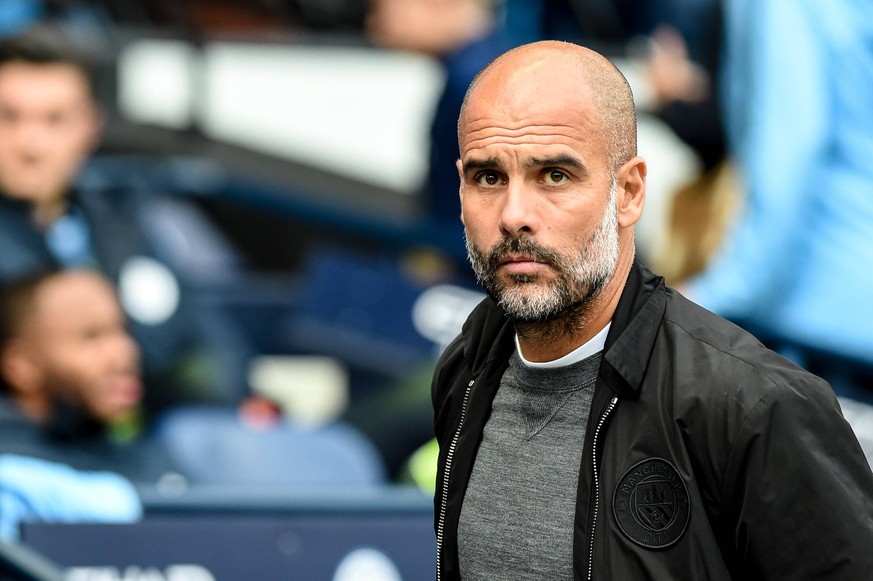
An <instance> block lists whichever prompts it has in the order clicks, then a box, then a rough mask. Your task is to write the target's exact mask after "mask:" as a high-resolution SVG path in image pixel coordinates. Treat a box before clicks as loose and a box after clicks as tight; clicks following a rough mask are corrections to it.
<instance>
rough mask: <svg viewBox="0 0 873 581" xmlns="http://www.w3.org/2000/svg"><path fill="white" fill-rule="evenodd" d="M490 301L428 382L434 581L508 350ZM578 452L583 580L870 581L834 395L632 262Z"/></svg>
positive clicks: (445, 575) (442, 572)
mask: <svg viewBox="0 0 873 581" xmlns="http://www.w3.org/2000/svg"><path fill="white" fill-rule="evenodd" d="M513 336H514V329H513V326H512V324H511V322H510V320H509V319H508V318H507V317H506V316H505V314H504V313H503V311H502V310H501V309H500V308H499V307H497V305H496V304H495V303H494V302H493V301H492V300H491V299H486V300H485V301H483V302H482V303H481V304H480V305H479V306H478V307H477V308H476V309H475V310H474V312H473V313H472V314H471V315H470V317H469V319H468V320H467V322H466V324H465V326H464V329H463V331H462V334H461V336H460V337H458V338H457V339H456V340H455V341H454V342H453V343H452V344H451V345H450V346H449V347H448V348H447V350H446V351H445V353H444V354H443V356H442V358H441V360H440V363H439V366H438V368H437V372H436V374H435V376H434V384H433V399H434V409H435V430H436V435H437V439H438V440H439V442H440V456H439V472H438V476H437V492H436V496H435V508H436V514H435V527H436V532H437V546H438V553H439V554H438V561H439V562H438V567H439V570H438V574H437V578H438V579H439V580H440V581H447V580H450V579H458V578H459V573H458V556H457V555H458V552H457V526H458V518H459V515H460V510H461V504H462V502H463V498H464V494H465V490H466V486H467V482H468V480H469V477H470V473H471V471H472V468H473V463H474V460H475V457H476V451H477V448H478V445H479V442H480V440H481V437H482V429H483V427H484V425H485V422H486V421H487V419H488V416H489V413H490V408H491V401H492V399H493V398H494V394H495V393H496V391H497V388H498V385H499V382H500V378H501V376H502V375H503V372H504V370H505V369H506V367H507V363H508V360H509V356H510V354H511V353H512V350H513V349H514V347H515V345H514V341H513ZM579 438H580V439H583V438H584V445H583V457H582V465H581V467H580V470H579V484H578V494H577V505H576V518H575V532H574V542H573V547H574V548H573V554H574V558H573V559H574V573H575V578H576V579H577V580H582V579H598V580H606V579H620V580H622V581H628V580H635V579H655V580H658V581H662V580H668V579H689V580H691V579H695V580H696V579H707V580H709V581H716V580H722V579H743V580H747V579H773V580H777V579H778V580H780V581H784V580H790V579H812V578H815V579H841V580H862V579H873V474H871V472H870V468H869V466H868V464H867V461H866V460H865V458H864V455H863V453H862V451H861V448H860V446H859V445H858V442H857V440H856V438H855V436H854V434H853V432H852V430H851V428H850V427H849V425H848V424H847V423H846V422H845V420H844V419H843V417H842V414H841V412H840V409H839V405H838V403H837V401H836V398H835V396H834V394H833V392H832V390H831V389H830V387H829V386H828V385H827V384H826V383H825V382H824V381H822V380H821V379H819V378H817V377H815V376H813V375H811V374H809V373H807V372H805V371H803V370H802V369H800V368H798V367H796V366H794V365H793V364H791V363H790V362H788V361H786V360H785V359H783V358H781V357H780V356H778V355H777V354H775V353H773V352H772V351H769V350H768V349H766V348H765V347H763V346H762V345H761V344H760V343H759V342H758V341H757V340H756V339H755V338H754V337H752V336H751V335H750V334H748V333H746V332H745V331H743V330H741V329H740V328H738V327H736V326H734V325H733V324H731V323H729V322H727V321H725V320H723V319H721V318H719V317H717V316H715V315H713V314H712V313H710V312H708V311H706V310H704V309H701V308H700V307H698V306H696V305H695V304H693V303H691V302H690V301H688V300H686V299H685V298H684V297H682V296H681V295H680V294H678V293H676V292H675V291H673V290H672V289H669V288H667V287H665V285H664V282H663V279H661V278H660V277H656V276H654V275H653V274H652V273H651V272H649V271H648V270H647V269H646V268H645V267H643V266H641V265H640V264H638V263H635V264H634V266H633V268H632V269H631V273H630V276H629V279H628V282H627V285H626V287H625V289H624V292H623V294H622V297H621V300H620V302H619V304H618V308H617V310H616V312H615V314H614V316H613V320H612V326H611V328H610V330H609V334H608V337H607V340H606V346H605V349H604V355H603V360H602V363H601V367H600V372H599V377H598V381H597V386H596V388H595V394H594V400H593V403H592V408H591V414H590V417H589V422H588V429H587V432H586V433H585V434H580V435H579Z"/></svg>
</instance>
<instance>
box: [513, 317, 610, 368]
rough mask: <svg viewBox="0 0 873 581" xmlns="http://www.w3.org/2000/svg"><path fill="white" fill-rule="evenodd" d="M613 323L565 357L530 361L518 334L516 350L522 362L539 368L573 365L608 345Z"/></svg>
mask: <svg viewBox="0 0 873 581" xmlns="http://www.w3.org/2000/svg"><path fill="white" fill-rule="evenodd" d="M610 325H612V321H610V322H609V323H607V324H606V326H605V327H603V329H601V330H600V332H599V333H597V334H596V335H594V336H593V337H591V338H590V339H589V340H588V341H586V342H585V343H583V344H582V345H580V346H579V347H576V348H575V349H574V350H572V351H570V352H569V353H567V354H566V355H564V356H563V357H559V358H558V359H554V360H552V361H543V362H541V363H540V362H534V361H528V360H527V359H525V358H524V355H522V354H521V345H519V344H518V335H516V336H515V350H516V351H518V356H519V358H520V359H521V361H522V363H524V364H525V365H526V366H527V367H533V368H539V369H548V368H555V367H566V366H567V365H573V364H574V363H578V362H579V361H582V360H583V359H587V358H588V357H590V356H592V355H594V354H595V353H598V352H599V351H602V350H603V347H604V346H605V345H606V335H607V334H608V333H609V327H610Z"/></svg>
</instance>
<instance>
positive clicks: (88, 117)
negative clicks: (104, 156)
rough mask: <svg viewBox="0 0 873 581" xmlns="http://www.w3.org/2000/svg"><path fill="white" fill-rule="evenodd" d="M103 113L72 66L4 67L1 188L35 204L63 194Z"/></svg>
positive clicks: (0, 75)
mask: <svg viewBox="0 0 873 581" xmlns="http://www.w3.org/2000/svg"><path fill="white" fill-rule="evenodd" d="M99 130H100V120H99V114H98V112H97V110H96V107H95V105H94V102H93V100H92V96H91V90H90V87H89V85H88V80H87V78H86V76H85V74H84V73H83V72H82V71H80V70H79V69H77V68H76V67H74V66H72V65H66V64H30V63H25V62H18V61H12V62H8V63H6V64H3V65H0V191H2V193H3V194H4V195H7V196H9V197H11V198H15V199H19V200H25V201H28V202H31V203H33V204H35V205H42V204H51V203H52V202H56V201H57V200H59V199H60V198H62V197H63V196H64V195H65V194H66V191H67V188H68V186H69V183H70V181H71V180H72V179H73V178H74V176H75V175H76V173H77V172H78V170H79V167H80V166H81V164H82V163H83V162H84V160H85V158H86V157H87V156H88V154H89V153H90V152H91V150H92V148H93V147H94V145H95V143H96V140H97V136H98V134H99Z"/></svg>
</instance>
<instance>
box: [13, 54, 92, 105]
mask: <svg viewBox="0 0 873 581" xmlns="http://www.w3.org/2000/svg"><path fill="white" fill-rule="evenodd" d="M0 97H2V98H4V99H11V98H17V97H21V98H26V99H28V100H34V99H36V100H39V101H44V100H50V99H54V100H64V99H74V100H82V99H87V98H89V97H90V88H89V85H88V78H87V77H86V75H85V73H84V72H83V71H81V70H79V69H78V68H76V67H75V66H73V65H70V64H63V63H48V64H34V63H26V62H22V61H11V62H7V63H4V64H2V65H0Z"/></svg>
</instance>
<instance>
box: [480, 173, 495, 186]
mask: <svg viewBox="0 0 873 581" xmlns="http://www.w3.org/2000/svg"><path fill="white" fill-rule="evenodd" d="M474 180H475V182H476V183H477V184H479V185H480V186H496V185H498V184H499V183H500V175H499V174H498V173H497V172H496V171H481V172H479V173H477V174H476V177H475V178H474Z"/></svg>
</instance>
